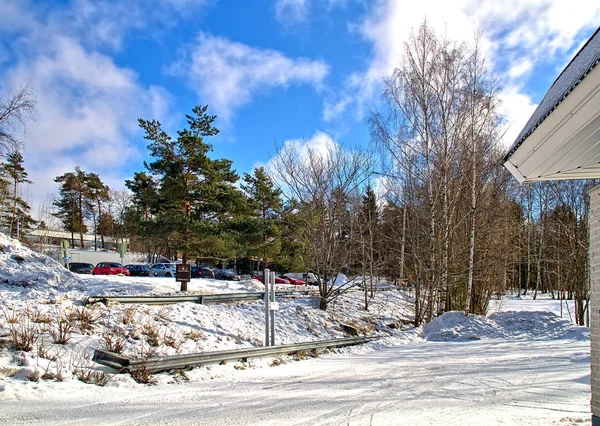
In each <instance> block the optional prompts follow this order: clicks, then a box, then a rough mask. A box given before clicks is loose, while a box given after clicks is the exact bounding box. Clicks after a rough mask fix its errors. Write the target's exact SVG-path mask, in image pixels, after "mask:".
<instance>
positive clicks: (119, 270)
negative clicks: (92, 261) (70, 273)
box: [92, 262, 130, 276]
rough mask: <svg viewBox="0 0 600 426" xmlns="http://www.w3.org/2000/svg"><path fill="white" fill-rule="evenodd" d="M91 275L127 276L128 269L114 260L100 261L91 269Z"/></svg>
mask: <svg viewBox="0 0 600 426" xmlns="http://www.w3.org/2000/svg"><path fill="white" fill-rule="evenodd" d="M92 274H93V275H119V274H123V275H127V276H129V275H130V274H129V271H128V270H127V268H123V265H121V264H120V263H116V262H100V263H98V264H97V265H96V267H95V268H94V270H93V271H92Z"/></svg>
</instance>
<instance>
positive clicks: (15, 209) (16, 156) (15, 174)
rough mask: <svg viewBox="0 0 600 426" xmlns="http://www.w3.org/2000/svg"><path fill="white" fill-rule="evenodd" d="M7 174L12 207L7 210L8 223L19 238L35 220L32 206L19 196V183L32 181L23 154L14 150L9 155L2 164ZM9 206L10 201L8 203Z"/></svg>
mask: <svg viewBox="0 0 600 426" xmlns="http://www.w3.org/2000/svg"><path fill="white" fill-rule="evenodd" d="M2 169H3V172H4V175H5V180H6V183H7V184H8V185H6V186H5V187H6V190H7V195H8V198H9V199H10V208H9V211H7V212H6V213H5V214H6V216H5V217H6V218H7V225H8V228H9V234H10V235H11V237H14V238H17V237H19V236H20V235H21V231H22V230H23V229H29V228H30V227H31V225H32V224H34V223H35V220H34V219H33V218H32V217H31V215H30V213H29V212H30V210H31V207H30V206H29V204H27V202H26V201H25V200H23V199H22V198H21V197H19V185H20V184H22V183H31V181H30V180H29V179H28V178H27V171H25V167H23V156H22V155H21V153H20V152H18V151H14V152H12V153H10V154H8V155H7V157H6V163H5V164H3V165H2ZM7 207H8V203H7Z"/></svg>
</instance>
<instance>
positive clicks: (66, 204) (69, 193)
mask: <svg viewBox="0 0 600 426" xmlns="http://www.w3.org/2000/svg"><path fill="white" fill-rule="evenodd" d="M54 182H57V183H59V184H60V188H59V193H60V195H59V198H57V199H55V200H54V202H53V203H52V204H53V205H54V206H55V207H56V208H57V211H56V213H53V215H54V216H56V217H58V218H59V219H61V220H62V222H63V226H64V228H65V230H67V231H69V232H71V245H72V246H74V245H75V241H74V239H75V238H74V234H75V232H78V233H79V239H80V244H81V248H83V247H84V244H83V233H84V232H86V231H87V227H86V226H85V222H84V219H85V216H84V213H85V212H84V201H85V198H86V191H87V189H86V173H85V172H83V171H82V170H81V169H80V168H79V167H75V172H67V173H65V174H63V175H61V176H58V177H56V178H54Z"/></svg>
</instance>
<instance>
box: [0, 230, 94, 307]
mask: <svg viewBox="0 0 600 426" xmlns="http://www.w3.org/2000/svg"><path fill="white" fill-rule="evenodd" d="M0 283H1V287H3V288H2V290H3V291H8V292H9V293H16V294H18V296H19V297H20V298H30V299H31V298H37V297H53V296H57V295H59V294H62V293H65V292H68V291H71V290H83V289H84V286H83V282H82V280H81V279H80V278H79V277H77V276H76V275H75V274H73V273H72V272H70V271H69V270H67V269H66V268H64V267H63V266H62V265H61V264H59V263H58V262H57V261H56V260H54V259H52V258H50V257H48V256H45V255H42V254H38V253H35V252H33V251H32V250H30V249H28V248H27V247H24V246H23V245H22V244H21V243H20V242H19V241H17V240H14V239H12V238H10V237H7V236H6V235H4V234H2V233H0Z"/></svg>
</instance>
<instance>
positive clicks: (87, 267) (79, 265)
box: [69, 262, 94, 274]
mask: <svg viewBox="0 0 600 426" xmlns="http://www.w3.org/2000/svg"><path fill="white" fill-rule="evenodd" d="M69 271H71V272H75V273H77V274H91V273H92V272H93V271H94V265H92V264H91V263H83V262H71V263H69Z"/></svg>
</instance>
